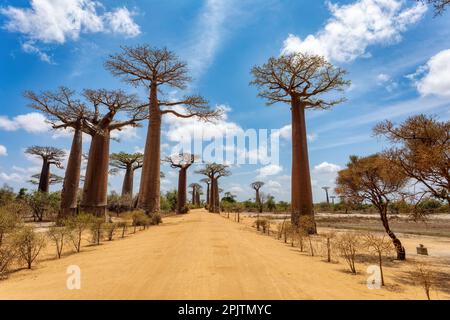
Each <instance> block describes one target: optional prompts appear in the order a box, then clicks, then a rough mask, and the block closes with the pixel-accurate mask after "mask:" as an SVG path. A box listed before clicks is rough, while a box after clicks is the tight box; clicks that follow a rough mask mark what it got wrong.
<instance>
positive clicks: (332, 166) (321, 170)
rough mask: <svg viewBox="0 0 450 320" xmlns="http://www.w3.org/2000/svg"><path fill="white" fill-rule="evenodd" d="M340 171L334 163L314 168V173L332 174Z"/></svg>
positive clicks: (326, 163)
mask: <svg viewBox="0 0 450 320" xmlns="http://www.w3.org/2000/svg"><path fill="white" fill-rule="evenodd" d="M339 170H341V167H340V166H338V165H337V164H334V163H329V162H326V161H325V162H322V163H321V164H318V165H317V166H315V167H314V172H315V173H333V172H338V171H339Z"/></svg>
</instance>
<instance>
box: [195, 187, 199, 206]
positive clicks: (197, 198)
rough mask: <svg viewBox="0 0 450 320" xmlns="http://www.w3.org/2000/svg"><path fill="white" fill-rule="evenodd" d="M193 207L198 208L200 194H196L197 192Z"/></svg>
mask: <svg viewBox="0 0 450 320" xmlns="http://www.w3.org/2000/svg"><path fill="white" fill-rule="evenodd" d="M195 205H196V206H197V207H199V206H200V192H198V191H196V192H195Z"/></svg>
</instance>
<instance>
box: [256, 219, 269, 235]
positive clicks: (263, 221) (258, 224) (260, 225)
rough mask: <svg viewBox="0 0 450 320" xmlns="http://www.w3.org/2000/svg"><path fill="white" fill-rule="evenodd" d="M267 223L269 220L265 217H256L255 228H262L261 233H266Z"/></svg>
mask: <svg viewBox="0 0 450 320" xmlns="http://www.w3.org/2000/svg"><path fill="white" fill-rule="evenodd" d="M268 224H269V220H268V219H266V218H258V219H256V221H255V225H256V229H257V230H258V231H259V229H262V232H263V233H266V230H267V227H268Z"/></svg>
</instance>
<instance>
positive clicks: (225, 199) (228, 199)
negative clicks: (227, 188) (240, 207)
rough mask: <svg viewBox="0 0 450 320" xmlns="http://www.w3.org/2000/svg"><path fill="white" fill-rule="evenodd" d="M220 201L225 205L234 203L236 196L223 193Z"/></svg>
mask: <svg viewBox="0 0 450 320" xmlns="http://www.w3.org/2000/svg"><path fill="white" fill-rule="evenodd" d="M222 201H223V202H227V203H236V196H235V195H234V194H232V193H231V192H225V194H224V197H223V198H222Z"/></svg>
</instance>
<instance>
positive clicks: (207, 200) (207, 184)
mask: <svg viewBox="0 0 450 320" xmlns="http://www.w3.org/2000/svg"><path fill="white" fill-rule="evenodd" d="M200 182H203V183H204V184H206V199H205V200H206V201H205V203H206V206H209V190H210V186H211V179H210V178H203V179H202V180H200Z"/></svg>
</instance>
